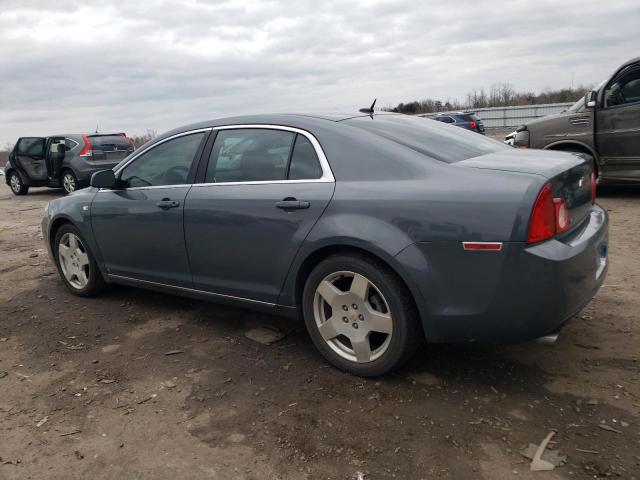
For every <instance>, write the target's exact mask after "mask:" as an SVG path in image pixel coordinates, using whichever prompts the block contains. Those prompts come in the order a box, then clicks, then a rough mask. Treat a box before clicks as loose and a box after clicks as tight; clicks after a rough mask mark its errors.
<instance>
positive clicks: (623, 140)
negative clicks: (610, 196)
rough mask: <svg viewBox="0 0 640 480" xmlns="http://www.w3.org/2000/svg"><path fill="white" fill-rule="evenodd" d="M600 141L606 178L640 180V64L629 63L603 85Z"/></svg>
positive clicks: (598, 118)
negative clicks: (629, 64)
mask: <svg viewBox="0 0 640 480" xmlns="http://www.w3.org/2000/svg"><path fill="white" fill-rule="evenodd" d="M596 144H597V148H598V152H599V154H600V163H601V165H602V170H601V174H602V175H603V178H609V179H614V180H621V181H625V180H630V181H638V180H640V64H635V65H631V66H629V67H625V68H624V69H623V70H622V71H621V72H619V73H618V74H617V75H615V76H614V77H613V79H612V80H610V81H609V82H608V83H607V85H606V86H605V88H604V89H603V94H602V99H601V100H600V108H598V109H597V111H596Z"/></svg>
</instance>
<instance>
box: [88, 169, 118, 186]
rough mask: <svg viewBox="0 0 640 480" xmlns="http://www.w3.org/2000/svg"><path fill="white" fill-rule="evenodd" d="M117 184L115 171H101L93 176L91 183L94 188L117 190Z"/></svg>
mask: <svg viewBox="0 0 640 480" xmlns="http://www.w3.org/2000/svg"><path fill="white" fill-rule="evenodd" d="M117 183H118V182H117V180H116V175H115V174H114V173H113V170H100V171H99V172H96V173H94V174H93V175H91V182H89V184H90V185H91V186H92V187H96V188H115V187H116V185H117Z"/></svg>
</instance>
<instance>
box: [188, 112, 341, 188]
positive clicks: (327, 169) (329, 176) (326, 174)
mask: <svg viewBox="0 0 640 480" xmlns="http://www.w3.org/2000/svg"><path fill="white" fill-rule="evenodd" d="M248 129H252V130H258V129H260V130H283V131H286V132H292V133H297V134H299V135H302V136H304V137H305V138H306V139H307V140H309V143H311V145H312V146H313V149H314V150H315V152H316V156H317V157H318V161H319V162H320V168H321V169H322V176H321V177H319V178H305V179H298V180H288V179H283V180H250V181H241V182H202V183H194V184H193V186H194V187H212V186H214V185H269V184H278V183H287V184H288V183H334V182H335V181H336V180H335V177H334V176H333V172H332V171H331V166H330V165H329V161H328V160H327V157H326V155H325V154H324V151H323V150H322V147H321V146H320V143H319V142H318V140H317V139H316V137H314V136H313V135H312V134H311V133H310V132H308V131H306V130H302V129H300V128H296V127H289V126H285V125H268V124H262V123H259V124H239V125H222V126H219V127H213V128H212V130H213V131H215V132H217V131H220V130H248ZM292 149H293V146H292ZM202 161H204V162H208V161H209V159H208V158H203V159H202Z"/></svg>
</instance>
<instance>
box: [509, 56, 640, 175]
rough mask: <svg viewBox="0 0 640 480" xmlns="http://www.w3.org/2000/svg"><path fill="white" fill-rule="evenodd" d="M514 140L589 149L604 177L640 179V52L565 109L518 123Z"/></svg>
mask: <svg viewBox="0 0 640 480" xmlns="http://www.w3.org/2000/svg"><path fill="white" fill-rule="evenodd" d="M514 146H516V147H523V148H542V149H547V150H564V151H569V152H576V153H580V154H583V155H589V156H590V157H591V158H593V159H594V161H595V168H596V175H597V176H598V179H599V181H600V182H609V183H629V182H636V183H637V182H640V57H639V58H635V59H633V60H630V61H628V62H627V63H625V64H624V65H622V66H621V67H620V68H618V69H617V70H616V71H615V73H614V74H613V75H612V76H611V77H610V78H609V79H608V80H606V81H604V82H602V83H601V84H600V85H598V86H597V87H596V88H595V89H594V90H592V91H591V92H589V93H587V95H585V97H584V98H582V99H580V100H578V101H577V102H576V103H575V104H574V105H573V106H572V107H571V108H569V109H568V110H567V111H566V112H563V113H559V114H556V115H548V116H546V117H542V118H539V119H535V120H532V121H530V122H528V123H526V124H525V125H522V126H520V127H519V128H518V129H517V130H516V137H515V140H514Z"/></svg>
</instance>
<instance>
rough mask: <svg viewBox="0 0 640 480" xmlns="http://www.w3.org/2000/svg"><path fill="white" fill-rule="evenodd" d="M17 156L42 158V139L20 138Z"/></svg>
mask: <svg viewBox="0 0 640 480" xmlns="http://www.w3.org/2000/svg"><path fill="white" fill-rule="evenodd" d="M18 154H19V155H26V156H29V157H44V138H21V139H20V141H19V142H18Z"/></svg>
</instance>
